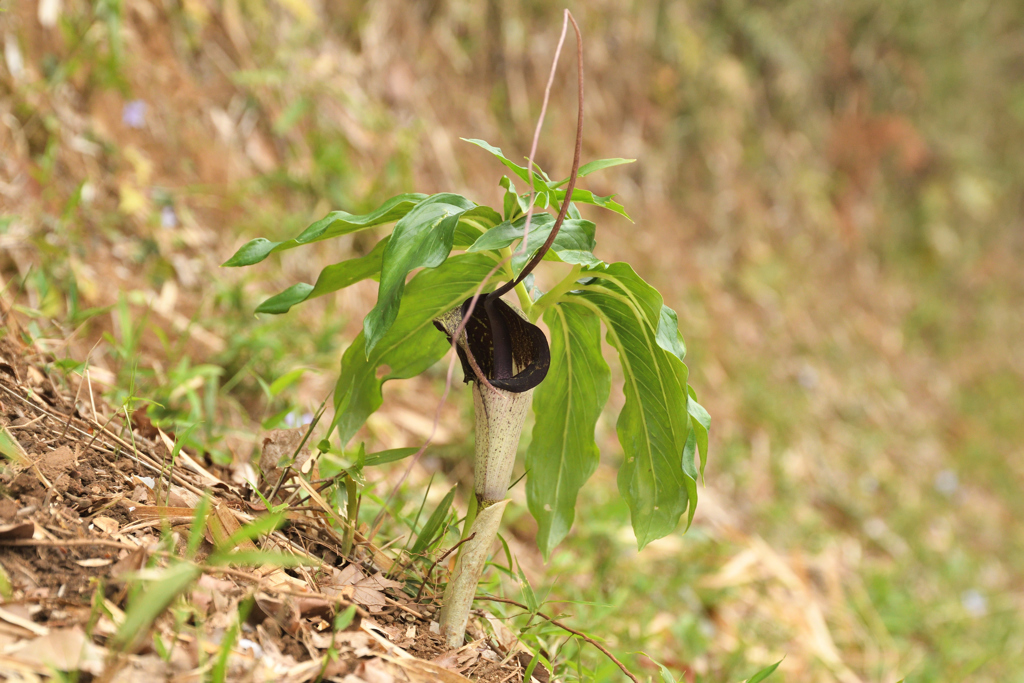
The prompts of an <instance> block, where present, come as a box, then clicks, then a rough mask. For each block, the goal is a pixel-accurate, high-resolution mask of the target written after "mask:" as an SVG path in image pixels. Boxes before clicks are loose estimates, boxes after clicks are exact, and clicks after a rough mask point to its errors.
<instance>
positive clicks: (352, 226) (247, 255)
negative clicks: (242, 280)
mask: <svg viewBox="0 0 1024 683" xmlns="http://www.w3.org/2000/svg"><path fill="white" fill-rule="evenodd" d="M425 197H426V195H422V194H419V193H409V194H400V195H398V196H396V197H392V198H391V199H389V200H387V201H386V202H384V203H383V204H381V205H380V207H379V208H377V209H376V210H374V211H371V212H370V213H367V214H363V215H361V216H354V215H352V214H350V213H346V212H345V211H332V212H331V213H329V214H327V215H326V216H324V217H323V218H321V219H320V220H318V221H317V222H316V223H313V224H312V225H310V226H309V227H308V228H306V229H305V230H303V231H302V233H301V234H300V235H299V236H298V237H296V238H295V239H291V240H285V241H284V242H271V241H270V240H268V239H265V238H263V237H257V238H256V239H254V240H250V241H249V242H248V243H246V244H244V245H243V246H242V247H241V248H240V249H239V250H238V251H236V252H235V255H234V256H232V257H231V258H229V259H228V260H227V261H225V262H224V264H223V265H224V266H225V267H238V266H251V265H253V264H254V263H259V262H260V261H262V260H263V259H265V258H267V256H268V255H270V254H272V253H273V252H276V251H284V250H285V249H294V248H295V247H298V246H301V245H303V244H310V243H311V242H319V241H320V240H326V239H330V238H331V237H338V236H339V235H347V234H349V233H352V232H358V231H359V230H365V229H367V228H372V227H373V226H375V225H382V224H384V223H391V222H393V221H397V220H398V219H400V218H402V217H403V216H405V215H406V214H407V213H409V211H410V210H412V208H413V207H414V206H416V204H417V203H419V202H421V201H422V200H423V199H424V198H425Z"/></svg>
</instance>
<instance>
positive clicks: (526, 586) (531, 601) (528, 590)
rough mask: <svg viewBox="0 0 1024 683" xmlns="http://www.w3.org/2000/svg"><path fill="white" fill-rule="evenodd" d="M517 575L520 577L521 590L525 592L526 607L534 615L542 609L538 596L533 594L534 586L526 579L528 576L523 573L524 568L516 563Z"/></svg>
mask: <svg viewBox="0 0 1024 683" xmlns="http://www.w3.org/2000/svg"><path fill="white" fill-rule="evenodd" d="M516 574H517V575H518V576H519V588H520V589H521V590H522V591H523V599H524V600H525V601H526V606H527V607H529V608H530V611H531V612H532V613H534V614H536V613H537V611H538V610H539V609H540V603H538V602H537V594H536V593H534V592H533V586H531V585H530V582H529V581H528V580H527V578H526V574H524V573H523V566H522V565H521V564H519V563H518V562H517V563H516Z"/></svg>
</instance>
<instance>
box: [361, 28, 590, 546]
mask: <svg viewBox="0 0 1024 683" xmlns="http://www.w3.org/2000/svg"><path fill="white" fill-rule="evenodd" d="M569 21H572V25H573V28H574V29H575V31H576V57H577V60H578V76H577V80H578V81H579V113H578V115H577V120H576V148H575V152H574V155H573V164H572V173H571V174H570V181H569V188H568V190H567V192H566V194H565V200H564V201H563V203H562V209H561V211H560V212H559V214H558V220H556V221H555V225H554V227H553V228H552V229H551V234H550V235H548V239H547V241H546V242H545V243H544V246H543V247H542V248H541V249H540V251H538V252H537V256H535V257H534V258H533V260H532V261H531V262H530V264H529V265H527V267H526V268H524V269H523V270H522V271H521V272H520V277H519V278H518V279H516V280H515V281H514V282H513V283H512V286H511V287H508V285H506V287H508V288H507V289H506V290H505V291H508V290H509V289H511V288H512V287H515V285H517V284H518V283H519V282H520V281H521V279H522V278H525V277H526V276H527V275H529V273H530V271H532V270H533V269H534V268H535V267H536V265H537V263H539V262H540V259H542V258H543V257H544V254H545V253H546V252H547V250H548V249H550V248H551V244H552V243H553V242H554V240H555V237H556V236H557V234H558V230H559V228H561V226H562V221H563V220H565V215H566V213H567V212H568V208H569V202H570V201H571V200H572V191H573V189H574V188H575V186H576V177H577V175H578V172H579V167H580V151H581V149H582V147H583V39H582V37H581V36H580V29H579V26H578V25H577V24H576V20H575V19H574V18H573V16H572V13H571V12H569V10H565V18H564V19H563V21H562V34H561V36H559V38H558V45H557V47H556V48H555V58H554V59H553V60H552V63H551V72H550V73H549V74H548V82H547V85H546V86H545V88H544V101H543V103H542V104H541V109H540V116H539V117H538V119H537V127H536V128H535V129H534V131H533V142H532V143H531V145H530V156H529V160H528V161H527V172H528V173H531V174H532V173H533V166H534V156H535V155H536V153H537V144H538V142H539V140H540V131H541V127H542V126H543V124H544V118H545V116H546V115H547V110H548V100H549V99H550V96H551V86H552V84H553V83H554V81H555V71H556V68H557V66H558V58H559V57H560V56H561V54H562V45H563V44H564V43H565V35H566V32H567V30H568V27H569ZM530 177H531V179H532V178H533V176H532V175H531V176H530ZM530 190H531V195H530V204H529V206H528V207H527V210H526V224H525V225H524V226H523V239H522V242H520V244H519V248H518V249H517V250H516V253H515V254H513V255H510V256H506V257H505V258H503V259H502V260H501V261H499V262H498V263H497V264H496V265H495V266H494V267H493V268H492V269H491V271H490V272H489V273H488V274H487V277H485V278H484V279H483V281H482V282H481V283H480V286H479V287H477V288H476V292H474V293H473V298H472V299H471V300H470V302H469V308H468V309H467V311H466V314H465V315H464V316H463V317H462V320H461V321H460V322H459V326H458V327H457V328H456V330H455V334H453V335H452V354H451V359H450V360H449V361H448V373H447V375H446V376H445V383H444V392H443V393H442V394H441V400H440V401H438V403H437V410H436V411H434V424H433V426H431V428H430V436H428V437H427V440H426V441H425V442H424V443H423V445H422V446H421V447H420V449H419V450H418V451H416V453H415V455H413V457H412V460H410V461H409V466H408V467H406V468H405V472H404V473H403V474H402V478H401V479H399V480H398V483H396V484H395V485H394V486H393V487H392V488H391V492H390V493H389V494H388V497H387V499H386V500H385V501H384V506H383V507H382V508H381V511H380V512H379V513H378V514H377V518H376V519H375V520H374V521H373V526H372V528H371V529H370V535H369V539H368V540H370V541H372V540H373V537H374V535H375V534H376V533H377V530H378V529H379V528H380V525H381V523H383V520H384V514H385V512H386V511H387V506H388V504H389V503H390V502H391V499H392V498H393V497H394V495H395V493H396V492H397V491H398V489H399V487H401V485H402V484H403V483H405V480H406V479H407V478H408V477H409V474H410V473H411V472H412V468H413V467H415V466H416V463H417V462H419V459H420V457H422V455H423V453H424V452H426V450H427V447H428V446H430V444H431V443H433V441H434V437H435V436H436V435H437V428H438V426H439V425H440V422H441V410H442V409H443V408H444V404H445V401H446V400H447V399H448V394H449V392H450V391H451V388H452V378H453V376H454V373H455V359H456V357H457V354H456V353H455V349H456V346H457V345H458V340H459V337H460V336H461V335H462V334H463V332H465V330H466V324H467V323H468V321H469V319H470V317H472V315H473V311H474V310H475V309H476V304H477V302H478V301H479V300H480V296H481V294H482V293H483V290H484V287H485V286H487V283H488V282H490V280H491V278H492V277H494V275H495V274H496V273H497V272H498V271H499V270H501V269H502V268H504V267H505V264H507V263H510V262H511V261H512V258H513V256H515V255H519V254H521V253H526V243H527V241H528V239H529V235H530V221H531V220H532V219H533V208H534V204H535V202H536V201H537V191H536V185H535V183H534V182H531V183H530ZM465 351H466V357H467V360H468V361H469V364H470V367H471V368H472V369H473V374H475V375H476V378H477V380H478V381H479V382H480V384H482V385H484V386H485V387H486V388H487V389H488V390H489V391H494V392H496V391H497V389H495V388H494V386H492V385H491V383H490V382H488V381H487V378H486V377H484V376H483V372H481V370H480V366H479V365H478V364H477V362H476V358H474V357H473V353H472V351H470V349H469V348H468V345H467V348H466V349H465Z"/></svg>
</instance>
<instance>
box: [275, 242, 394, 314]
mask: <svg viewBox="0 0 1024 683" xmlns="http://www.w3.org/2000/svg"><path fill="white" fill-rule="evenodd" d="M390 238H391V236H390V235H388V236H387V237H385V238H384V239H382V240H381V241H379V242H377V244H376V245H375V246H374V247H373V249H371V250H370V253H368V254H366V255H365V256H359V257H357V258H351V259H348V260H346V261H342V262H341V263H335V264H334V265H330V266H327V267H326V268H324V269H323V270H322V271H320V275H319V277H317V279H316V284H315V285H312V286H311V285H308V284H306V283H305V282H300V283H298V284H295V285H292V286H291V287H289V288H288V289H286V290H284V291H283V292H281V293H280V294H275V295H274V296H272V297H270V298H269V299H267V300H266V301H264V302H263V303H261V304H260V305H259V306H257V307H256V312H257V313H270V314H273V315H280V314H281V313H287V312H288V309H290V308H291V307H292V306H295V305H296V304H300V303H302V302H303V301H308V300H309V299H315V298H316V297H318V296H323V295H324V294H330V293H331V292H336V291H338V290H339V289H344V288H345V287H348V286H350V285H354V284H355V283H357V282H360V281H362V280H365V279H367V278H370V277H374V276H375V275H377V273H379V272H380V265H381V259H382V257H383V256H384V249H385V248H386V247H387V244H388V241H389V240H390Z"/></svg>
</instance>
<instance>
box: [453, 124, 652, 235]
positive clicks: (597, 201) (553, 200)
mask: <svg viewBox="0 0 1024 683" xmlns="http://www.w3.org/2000/svg"><path fill="white" fill-rule="evenodd" d="M462 140H464V141H465V142H469V143H472V144H474V145H476V146H477V147H480V148H481V149H485V150H487V151H488V152H490V153H491V154H493V155H494V156H496V157H498V161H500V162H501V163H503V164H505V166H507V167H508V168H509V169H511V170H512V172H513V173H515V174H516V175H517V176H519V178H521V179H522V180H524V181H526V182H527V183H529V182H530V173H529V172H528V171H527V170H526V168H525V167H524V166H520V165H519V164H517V163H515V162H514V161H511V160H509V158H508V157H506V156H505V153H504V152H502V151H501V149H500V148H498V147H495V146H494V145H491V144H489V143H487V142H484V141H483V140H471V139H469V138H462ZM632 161H635V159H598V160H597V161H591V162H589V163H586V164H584V165H583V166H582V167H580V169H579V171H578V172H577V177H579V178H582V177H583V176H585V175H587V174H589V173H593V172H594V171H599V170H601V169H602V168H608V167H610V166H618V165H619V164H628V163H630V162H632ZM584 171H585V172H584ZM533 179H534V184H533V189H535V190H536V191H537V194H538V197H537V206H538V207H546V206H548V205H554V204H560V203H561V201H562V199H564V198H565V190H559V189H557V188H559V187H561V186H562V185H565V184H566V183H568V182H569V181H568V179H566V180H563V181H561V182H558V183H556V182H553V181H552V180H551V178H549V177H548V176H547V174H546V173H544V172H543V171H540V172H539V173H538V172H537V171H534V173H533ZM508 185H509V188H511V186H512V183H511V181H510V182H509V183H508ZM503 187H504V184H503ZM509 188H506V189H509ZM542 196H543V198H542ZM572 201H574V202H582V203H584V204H593V205H595V206H600V207H603V208H605V209H608V210H609V211H614V212H615V213H618V214H621V215H623V216H625V217H626V218H628V219H629V220H630V221H632V220H633V219H632V218H629V214H627V213H626V210H625V209H624V208H623V206H622V204H619V203H618V202H614V201H612V198H611V197H599V196H597V195H596V194H594V193H593V192H591V191H590V190H580V189H578V188H577V189H574V190H573V193H572ZM510 208H511V207H510V203H509V201H508V200H507V199H506V204H505V215H506V216H508V215H510V214H509V209H510ZM523 210H524V211H525V209H523ZM577 217H578V216H573V218H577Z"/></svg>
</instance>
